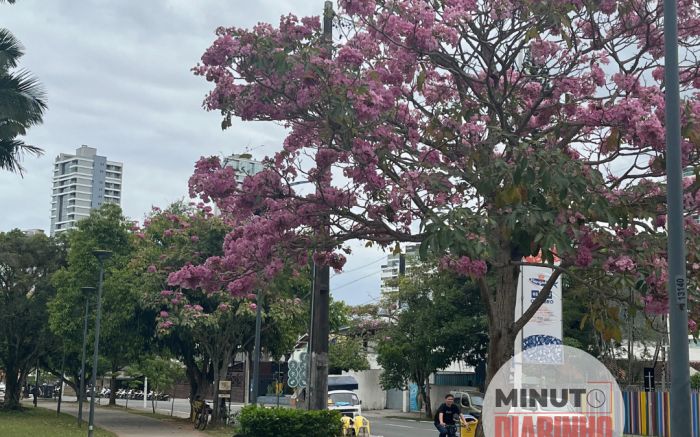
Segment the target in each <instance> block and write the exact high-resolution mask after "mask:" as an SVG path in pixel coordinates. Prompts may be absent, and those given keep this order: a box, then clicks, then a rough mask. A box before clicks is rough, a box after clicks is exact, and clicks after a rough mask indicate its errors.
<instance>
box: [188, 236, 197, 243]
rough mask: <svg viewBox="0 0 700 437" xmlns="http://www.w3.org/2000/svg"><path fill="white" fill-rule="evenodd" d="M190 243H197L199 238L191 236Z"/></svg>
mask: <svg viewBox="0 0 700 437" xmlns="http://www.w3.org/2000/svg"><path fill="white" fill-rule="evenodd" d="M190 241H192V242H193V243H196V242H197V241H199V237H198V236H196V235H193V236H191V237H190Z"/></svg>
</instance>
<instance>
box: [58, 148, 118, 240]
mask: <svg viewBox="0 0 700 437" xmlns="http://www.w3.org/2000/svg"><path fill="white" fill-rule="evenodd" d="M123 168H124V165H123V164H122V163H121V162H114V161H108V160H107V158H106V157H104V156H100V155H98V154H97V149H95V148H93V147H88V146H81V147H79V148H78V149H76V151H75V154H67V153H61V154H60V155H58V156H57V157H56V160H55V161H54V173H53V193H52V198H51V235H56V234H58V233H61V232H64V231H67V230H69V229H72V228H74V227H75V225H76V223H77V222H78V221H79V220H81V219H83V218H85V217H88V216H89V215H90V211H91V210H92V209H95V208H99V207H100V206H102V205H103V204H105V203H116V204H117V205H120V204H121V198H122V176H123Z"/></svg>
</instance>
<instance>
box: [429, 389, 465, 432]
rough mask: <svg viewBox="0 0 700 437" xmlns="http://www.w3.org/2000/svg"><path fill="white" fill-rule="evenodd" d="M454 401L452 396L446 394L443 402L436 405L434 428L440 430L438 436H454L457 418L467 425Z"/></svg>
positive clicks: (463, 424)
mask: <svg viewBox="0 0 700 437" xmlns="http://www.w3.org/2000/svg"><path fill="white" fill-rule="evenodd" d="M454 402H455V397H454V396H452V395H451V394H448V395H446V396H445V402H444V403H443V404H442V405H440V406H439V407H438V409H437V412H436V413H435V428H437V430H438V431H439V432H440V437H455V436H456V435H457V422H456V421H457V420H459V422H460V423H461V424H462V426H467V422H466V421H465V420H464V417H462V412H461V411H460V410H459V407H458V406H457V405H455V403H454ZM455 416H457V417H455Z"/></svg>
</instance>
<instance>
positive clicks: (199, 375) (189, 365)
mask: <svg viewBox="0 0 700 437" xmlns="http://www.w3.org/2000/svg"><path fill="white" fill-rule="evenodd" d="M183 361H184V364H185V375H186V376H187V382H189V384H190V398H189V399H190V418H191V419H192V420H194V407H192V402H194V400H195V399H197V397H198V396H200V397H202V398H204V392H205V391H206V364H205V366H204V369H205V370H204V372H203V371H201V370H200V369H199V367H198V366H197V363H196V361H195V360H194V358H193V357H192V356H189V355H185V356H184V357H183Z"/></svg>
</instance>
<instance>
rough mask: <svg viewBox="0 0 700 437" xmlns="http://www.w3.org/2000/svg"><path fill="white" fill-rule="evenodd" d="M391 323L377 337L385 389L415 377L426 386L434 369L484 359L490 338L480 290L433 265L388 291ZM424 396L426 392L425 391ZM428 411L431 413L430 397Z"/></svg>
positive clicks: (404, 384) (414, 272) (419, 269)
mask: <svg viewBox="0 0 700 437" xmlns="http://www.w3.org/2000/svg"><path fill="white" fill-rule="evenodd" d="M388 300H389V302H388V303H387V305H385V306H388V307H389V309H390V310H392V308H393V307H396V306H397V304H398V309H397V310H393V313H392V314H390V318H391V319H393V323H390V324H389V325H388V327H387V328H386V330H384V331H383V332H382V334H381V336H380V338H379V345H378V348H377V353H378V356H377V361H378V362H379V364H380V365H381V366H382V367H383V368H384V372H383V373H382V377H381V383H382V386H383V387H384V388H386V389H389V388H397V389H404V388H406V387H407V386H408V384H409V383H411V382H415V383H416V384H417V385H418V387H419V391H423V390H424V389H425V386H426V384H427V382H428V377H429V376H430V374H432V373H434V372H435V371H437V370H439V369H443V368H445V367H447V366H448V365H449V364H450V363H451V362H453V361H454V360H458V359H462V360H465V361H466V362H468V363H470V364H477V363H478V362H479V361H481V360H483V359H484V356H485V353H486V345H487V342H488V338H487V335H486V332H485V331H486V317H485V315H484V310H483V307H482V306H481V303H480V298H479V291H478V288H477V287H476V285H475V284H473V283H472V282H470V281H469V280H468V279H465V278H462V277H458V276H455V275H454V274H450V273H448V272H437V271H436V269H435V268H434V266H431V265H430V264H423V265H421V266H416V267H415V268H414V269H413V270H412V274H411V275H410V276H407V277H405V278H403V279H402V280H401V281H400V284H399V291H398V292H397V293H393V294H390V295H388ZM422 395H423V396H424V397H423V399H424V400H426V397H427V396H428V393H427V392H425V393H422ZM426 414H427V415H431V411H430V410H429V402H427V400H426Z"/></svg>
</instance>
